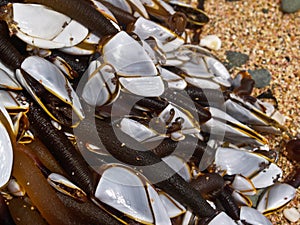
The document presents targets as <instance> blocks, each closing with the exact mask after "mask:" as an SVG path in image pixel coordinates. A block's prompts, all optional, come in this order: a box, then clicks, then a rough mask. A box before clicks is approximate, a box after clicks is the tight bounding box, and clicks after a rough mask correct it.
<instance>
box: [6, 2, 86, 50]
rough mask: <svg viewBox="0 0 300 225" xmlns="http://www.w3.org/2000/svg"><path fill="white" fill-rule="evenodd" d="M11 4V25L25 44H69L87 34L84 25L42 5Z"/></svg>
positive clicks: (47, 47)
mask: <svg viewBox="0 0 300 225" xmlns="http://www.w3.org/2000/svg"><path fill="white" fill-rule="evenodd" d="M12 6H13V18H12V20H13V21H12V23H9V26H10V29H11V30H13V31H14V33H15V34H16V35H17V36H18V37H19V38H20V39H21V40H23V41H24V42H26V43H27V44H30V45H33V46H35V47H39V48H45V49H53V48H63V47H70V46H74V45H76V44H78V43H80V42H81V41H82V40H83V39H84V38H85V37H86V36H87V35H88V29H87V28H86V27H84V26H82V25H81V24H80V23H78V22H76V21H75V20H72V19H71V18H69V17H68V16H65V15H64V14H61V13H59V12H56V11H54V10H51V9H49V8H47V7H45V6H43V5H38V4H23V3H13V4H12ZM41 21H42V22H41Z"/></svg>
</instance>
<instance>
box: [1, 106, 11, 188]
mask: <svg viewBox="0 0 300 225" xmlns="http://www.w3.org/2000/svg"><path fill="white" fill-rule="evenodd" d="M0 113H1V115H0V117H1V120H6V121H0V188H2V187H3V186H4V185H6V183H7V182H8V181H9V179H10V176H11V172H12V165H13V148H12V141H11V137H10V134H12V132H13V131H12V130H13V125H12V121H11V119H10V117H9V115H8V112H7V111H6V109H5V108H4V106H3V105H2V103H0ZM5 123H7V126H8V127H6V125H5ZM7 129H11V130H10V131H8V130H7ZM9 132H10V134H9Z"/></svg>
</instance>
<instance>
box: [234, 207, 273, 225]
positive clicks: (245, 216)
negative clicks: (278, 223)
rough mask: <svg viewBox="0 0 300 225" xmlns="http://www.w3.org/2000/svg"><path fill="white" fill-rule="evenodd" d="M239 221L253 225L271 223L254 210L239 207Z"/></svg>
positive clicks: (270, 224) (267, 224)
mask: <svg viewBox="0 0 300 225" xmlns="http://www.w3.org/2000/svg"><path fill="white" fill-rule="evenodd" d="M240 220H244V221H246V222H248V223H251V224H253V225H272V223H271V221H269V220H268V219H267V218H266V217H265V216H264V215H263V214H261V213H260V212H259V211H257V210H256V209H253V208H250V207H247V206H242V207H241V212H240Z"/></svg>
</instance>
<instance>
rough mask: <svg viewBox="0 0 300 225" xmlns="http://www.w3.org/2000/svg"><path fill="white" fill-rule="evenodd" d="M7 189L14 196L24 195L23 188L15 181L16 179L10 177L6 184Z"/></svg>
mask: <svg viewBox="0 0 300 225" xmlns="http://www.w3.org/2000/svg"><path fill="white" fill-rule="evenodd" d="M7 190H8V191H9V193H10V194H12V195H14V196H19V197H20V196H24V195H25V193H26V192H25V189H24V188H23V187H22V186H21V185H20V184H19V183H18V182H17V181H16V179H10V180H9V182H8V184H7Z"/></svg>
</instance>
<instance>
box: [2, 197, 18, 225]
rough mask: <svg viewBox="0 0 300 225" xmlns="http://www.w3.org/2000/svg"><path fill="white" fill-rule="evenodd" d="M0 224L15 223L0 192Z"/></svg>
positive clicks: (12, 224)
mask: <svg viewBox="0 0 300 225" xmlns="http://www.w3.org/2000/svg"><path fill="white" fill-rule="evenodd" d="M0 224H1V225H15V223H14V220H13V219H12V216H11V214H10V212H9V210H8V206H7V204H6V202H5V200H4V197H3V196H2V194H0Z"/></svg>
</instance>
